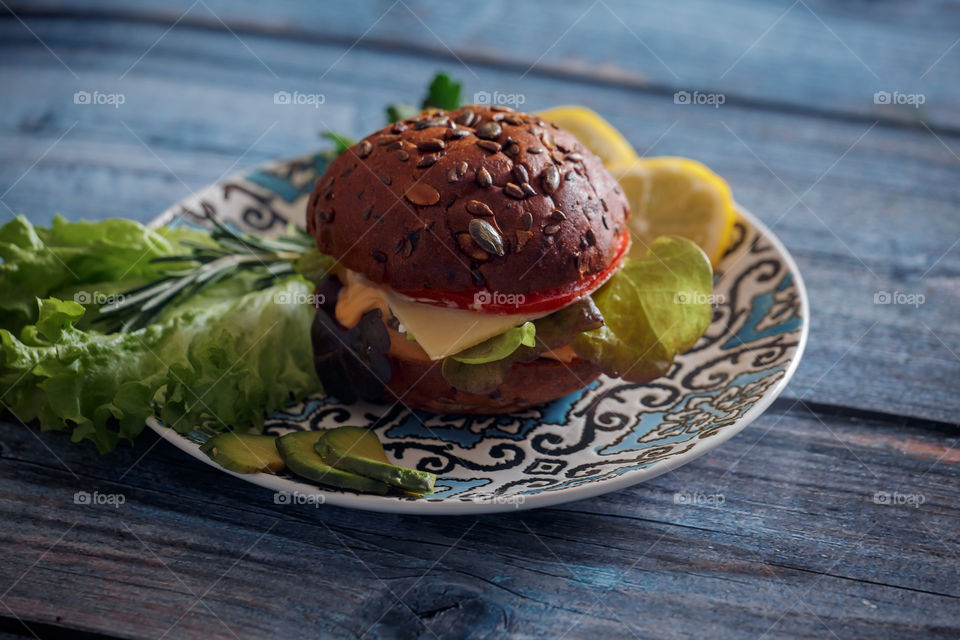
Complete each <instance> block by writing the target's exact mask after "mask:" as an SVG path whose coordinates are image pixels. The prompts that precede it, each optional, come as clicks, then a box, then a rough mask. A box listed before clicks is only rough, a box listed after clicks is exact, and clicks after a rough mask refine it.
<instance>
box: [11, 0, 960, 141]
mask: <svg viewBox="0 0 960 640" xmlns="http://www.w3.org/2000/svg"><path fill="white" fill-rule="evenodd" d="M11 6H12V7H14V9H15V10H16V11H18V12H21V13H23V15H24V16H25V17H26V18H28V19H29V18H31V17H33V16H44V15H70V16H72V17H74V18H78V19H91V20H104V19H109V20H118V19H120V20H124V19H125V20H137V21H140V22H153V23H157V24H162V25H164V27H166V25H169V24H172V23H173V22H175V21H177V20H179V21H180V22H179V24H182V25H193V26H202V27H205V28H211V29H215V30H222V29H223V28H224V24H226V25H229V26H230V28H231V29H233V30H234V31H235V32H237V33H239V34H242V35H243V36H245V35H246V34H265V33H268V34H271V35H274V36H282V37H284V38H291V39H292V38H295V39H299V40H303V41H308V42H314V43H316V42H329V43H331V44H333V45H334V46H338V47H340V48H341V49H346V48H347V47H349V46H351V45H353V44H355V43H357V42H358V41H360V42H359V44H360V46H362V47H367V48H376V49H380V50H387V51H393V50H396V49H404V50H408V51H411V50H412V51H417V52H421V53H424V54H428V55H430V56H431V57H439V58H441V59H444V60H445V64H446V66H449V67H452V68H455V69H456V70H457V72H458V73H461V74H462V75H464V77H467V78H469V79H470V80H471V81H473V82H475V83H476V85H477V86H476V87H475V88H474V89H473V90H479V89H487V90H490V91H493V90H495V89H498V88H499V86H498V84H497V80H496V79H495V78H491V77H489V76H487V74H486V67H487V66H488V65H495V66H497V67H498V68H506V69H510V70H511V71H512V72H513V73H514V75H520V74H526V73H533V72H534V71H535V72H537V73H539V74H547V75H550V76H553V77H557V78H562V79H577V80H581V81H582V80H587V81H589V82H591V83H603V84H614V85H619V86H623V87H631V88H634V89H638V90H643V91H653V92H659V93H663V94H669V95H670V96H671V97H672V95H673V93H674V92H675V91H678V90H686V91H691V92H692V91H701V92H720V93H723V94H724V96H725V97H726V99H727V100H728V101H729V102H730V103H743V104H751V105H754V106H758V107H761V108H764V109H772V110H782V109H799V110H803V111H812V112H816V113H820V114H823V115H828V116H831V117H841V118H863V119H868V120H867V121H868V122H869V121H872V120H874V119H877V118H881V119H885V120H889V121H890V122H895V123H898V124H901V125H903V126H914V127H919V126H920V124H919V122H920V121H921V120H922V121H924V122H927V123H928V124H929V125H930V126H932V127H937V126H943V127H947V128H950V129H952V130H953V131H955V132H956V131H958V130H960V114H958V113H957V111H956V109H955V108H954V105H956V104H957V102H958V100H960V87H958V85H957V84H956V82H954V80H955V79H956V78H957V77H958V74H960V55H955V54H956V53H957V51H956V48H955V47H956V41H957V36H958V34H960V9H958V7H960V5H958V3H957V2H955V1H948V2H930V3H923V4H922V5H920V6H910V7H909V8H907V7H904V6H902V5H901V3H893V2H887V3H870V2H865V1H863V0H861V1H858V2H848V3H843V4H841V5H838V4H836V3H831V2H827V1H825V0H805V1H802V2H801V1H798V0H778V1H777V2H757V1H756V0H736V1H733V2H725V3H723V6H722V8H721V7H717V6H716V4H715V3H713V2H710V0H693V1H688V2H682V3H680V2H667V3H664V2H656V1H654V0H643V1H641V2H637V1H636V0H604V1H602V2H598V1H595V0H578V1H574V2H562V3H561V2H553V1H552V0H535V1H532V2H511V1H510V0H494V1H491V2H487V3H484V5H483V6H482V7H471V8H470V10H469V11H468V12H465V11H464V10H463V7H462V6H460V5H457V4H456V3H438V2H429V1H426V0H421V1H416V0H410V1H408V2H395V1H393V0H380V1H377V2H364V3H355V5H353V6H351V8H350V9H351V10H350V11H344V10H343V7H342V6H341V5H340V4H338V3H335V2H325V3H302V2H296V1H295V0H294V1H290V0H287V1H280V2H271V3H256V2H250V1H245V2H236V1H233V0H208V1H206V2H204V3H203V4H201V5H198V4H196V3H194V2H193V1H192V0H174V1H172V2H165V3H163V4H157V3H153V2H144V1H142V0H140V1H137V2H126V1H124V0H96V1H95V2H90V1H88V0H39V1H38V0H31V2H29V3H24V2H15V3H11ZM951 54H954V55H951ZM324 68H325V67H324ZM321 69H322V68H321ZM884 90H885V91H888V92H891V93H892V92H894V91H899V92H900V93H901V94H914V93H922V94H923V96H924V98H925V102H924V103H923V104H922V105H921V108H920V109H917V108H916V107H915V106H913V105H910V104H892V103H890V104H876V103H875V102H874V93H875V92H877V91H884ZM891 102H892V101H891Z"/></svg>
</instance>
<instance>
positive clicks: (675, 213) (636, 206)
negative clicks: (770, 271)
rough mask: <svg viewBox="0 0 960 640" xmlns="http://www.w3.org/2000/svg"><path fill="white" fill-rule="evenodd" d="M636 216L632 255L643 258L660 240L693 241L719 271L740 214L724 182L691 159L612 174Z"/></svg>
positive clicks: (647, 161)
mask: <svg viewBox="0 0 960 640" xmlns="http://www.w3.org/2000/svg"><path fill="white" fill-rule="evenodd" d="M609 169H610V173H612V174H613V177H614V178H616V179H617V180H618V181H619V182H620V186H621V187H622V188H623V190H624V193H625V194H626V196H627V200H629V201H630V210H631V216H630V219H629V220H628V224H629V225H630V230H631V231H632V232H633V246H632V247H631V249H630V253H631V255H634V256H638V257H642V256H644V255H646V253H647V248H648V247H649V246H650V245H651V243H653V241H654V239H655V238H657V237H658V236H662V235H666V234H673V235H678V236H683V237H684V238H689V239H690V240H693V241H694V242H696V243H697V244H698V245H700V248H701V249H703V251H704V253H706V254H707V256H708V257H709V258H710V262H711V264H713V266H716V265H717V263H718V262H720V259H721V258H722V257H723V254H724V252H725V251H726V248H727V245H728V243H729V242H730V234H731V231H732V230H733V223H734V221H735V220H736V211H735V209H734V206H733V197H732V196H731V194H730V187H729V185H727V183H726V182H724V180H723V178H721V177H720V176H718V175H717V174H715V173H714V172H712V171H710V169H708V168H707V167H705V166H704V165H702V164H700V163H699V162H696V161H694V160H690V159H688V158H670V157H662V158H644V159H640V160H638V161H634V162H629V163H625V164H620V165H618V166H612V167H610V168H609Z"/></svg>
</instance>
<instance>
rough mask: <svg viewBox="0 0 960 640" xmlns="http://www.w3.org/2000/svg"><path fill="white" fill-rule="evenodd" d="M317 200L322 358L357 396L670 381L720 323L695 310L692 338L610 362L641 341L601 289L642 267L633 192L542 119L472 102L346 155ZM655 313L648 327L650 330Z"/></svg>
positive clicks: (440, 406)
mask: <svg viewBox="0 0 960 640" xmlns="http://www.w3.org/2000/svg"><path fill="white" fill-rule="evenodd" d="M307 207H308V208H307V230H308V232H309V233H310V234H311V235H312V236H313V237H314V238H315V239H316V243H317V249H318V250H319V251H320V252H321V253H323V254H326V255H329V256H332V257H333V258H334V259H335V261H336V263H335V267H334V268H333V269H331V271H330V274H329V276H328V277H327V278H326V279H325V280H324V281H323V282H322V283H321V285H320V287H319V289H318V291H317V293H318V294H319V295H318V296H316V299H317V301H318V304H317V305H316V306H317V312H316V316H315V320H314V324H313V327H312V331H311V336H312V340H313V346H314V353H315V364H316V368H317V372H318V374H319V376H320V379H321V381H322V383H323V385H324V389H325V391H326V392H327V393H328V394H331V395H333V396H335V397H337V398H338V399H340V400H343V401H350V400H353V399H355V398H357V397H360V398H363V399H366V400H371V401H400V402H402V403H404V404H405V405H407V406H410V407H412V408H415V409H423V410H428V411H433V412H443V413H479V414H495V413H506V412H513V411H517V410H520V409H524V408H527V407H530V406H533V405H538V404H542V403H545V402H548V401H551V400H554V399H556V398H559V397H561V396H564V395H567V394H569V393H572V392H574V391H577V390H578V389H581V388H583V387H585V386H587V385H589V384H590V383H591V382H592V381H594V380H595V379H596V378H597V377H598V376H600V375H601V374H602V373H607V374H610V375H620V376H621V377H624V378H626V379H628V380H632V381H641V382H642V381H646V380H648V379H651V378H652V377H657V376H658V375H661V374H662V373H664V372H666V370H667V369H668V368H669V366H670V361H671V360H672V357H673V353H674V352H676V351H678V350H683V349H685V348H689V347H690V346H692V344H693V342H694V341H695V340H696V339H697V338H698V337H699V335H700V334H701V333H702V332H703V330H704V329H705V328H706V326H707V324H708V323H709V308H708V307H707V308H706V316H705V318H704V313H703V311H704V310H703V309H702V308H700V307H697V309H695V310H694V311H695V312H696V313H697V314H699V315H698V319H697V321H696V322H694V323H691V322H685V323H683V324H684V326H685V327H687V329H686V330H685V334H686V335H683V336H679V337H677V336H668V338H669V339H666V340H665V339H663V335H665V332H664V331H661V332H660V334H661V335H657V336H656V340H653V341H651V340H647V342H650V344H649V345H648V344H643V345H640V346H642V347H643V348H645V349H646V352H647V353H645V354H642V356H641V358H640V360H639V361H637V362H633V363H632V365H630V366H629V367H628V366H627V365H628V364H630V363H629V362H628V361H632V360H634V358H633V355H635V353H636V350H635V349H634V350H629V351H630V353H627V354H622V355H623V356H624V357H619V355H617V354H614V353H613V352H614V351H615V350H616V348H617V345H616V344H615V343H616V340H614V339H613V338H616V337H617V335H619V336H620V338H621V342H623V340H626V339H630V338H631V336H623V335H621V334H624V333H632V332H633V331H634V327H633V325H632V324H631V321H630V319H629V312H630V310H625V311H624V312H623V313H621V312H620V311H619V310H615V311H616V313H615V315H617V317H618V322H619V326H620V327H621V328H620V329H619V330H618V331H612V329H611V327H610V326H609V323H608V322H607V319H606V318H605V315H608V314H609V313H610V312H609V311H608V312H607V313H605V312H604V311H603V310H602V309H601V307H602V306H604V305H603V304H599V301H598V292H601V291H604V290H608V291H609V290H610V289H611V287H612V286H613V283H612V282H611V279H614V278H615V276H617V274H619V273H620V272H621V270H622V269H623V266H624V264H625V262H626V261H628V258H627V257H626V256H627V254H628V251H629V249H630V245H631V235H630V230H629V227H628V225H627V219H628V217H629V216H630V208H629V205H628V202H627V199H626V198H625V196H624V194H623V192H622V190H621V189H620V187H619V186H618V184H617V181H616V180H615V179H614V178H613V176H611V175H610V173H609V172H608V171H607V170H606V169H605V168H604V166H603V164H602V162H601V160H600V159H599V158H598V157H597V156H595V155H594V154H593V153H591V152H590V151H589V150H588V149H587V148H585V147H584V145H583V144H581V143H580V142H579V141H578V140H577V139H576V137H574V136H573V135H572V134H571V133H569V132H568V131H566V130H564V129H562V128H560V127H558V126H556V125H554V124H551V123H550V122H546V121H544V120H542V119H541V118H539V117H538V116H536V115H533V114H527V113H520V112H516V111H514V110H512V109H509V108H506V107H502V106H489V105H469V106H465V107H462V108H459V109H456V110H452V111H444V110H439V109H428V110H425V111H423V112H421V113H420V114H419V115H417V116H416V117H413V118H408V119H405V120H401V121H398V122H394V123H392V124H390V125H388V126H387V127H385V128H383V129H381V130H379V131H377V132H375V133H373V134H371V135H369V136H367V137H365V138H363V139H362V140H360V141H359V142H358V143H357V144H355V145H353V146H351V147H349V148H348V149H346V151H345V152H343V153H341V154H340V155H339V156H338V157H337V158H336V159H335V160H334V161H333V162H332V163H331V164H330V166H329V167H328V169H327V171H326V173H325V174H324V175H323V176H322V177H321V178H320V179H319V180H318V181H317V184H316V185H315V188H314V190H313V193H312V195H311V197H310V199H309V202H308V205H307ZM687 244H690V245H692V243H687ZM692 246H693V250H694V251H696V252H698V254H697V255H698V256H699V257H702V258H703V260H702V263H701V264H697V265H696V269H698V270H699V271H698V273H702V272H703V269H704V268H705V269H706V271H707V279H708V280H709V278H710V275H709V269H710V267H709V261H707V260H706V258H705V257H703V256H702V252H699V249H697V248H696V246H695V245H692ZM685 248H686V249H689V248H688V247H685ZM666 249H670V247H667V248H666ZM666 249H665V250H664V251H665V252H666V253H669V251H666ZM655 250H656V247H654V248H653V249H652V250H651V253H653V252H655ZM661 262H662V260H661ZM688 262H689V261H688ZM704 265H705V266H704ZM657 266H658V265H651V266H650V268H649V269H648V271H650V273H654V274H655V273H656V272H657V271H656V269H657ZM684 268H687V265H684ZM642 273H643V271H642V270H641V271H640V272H637V273H636V274H633V275H634V277H633V279H632V280H631V281H630V282H629V283H628V284H629V285H630V286H629V287H627V288H625V289H623V290H622V291H619V290H618V291H613V293H612V294H609V295H607V296H606V298H607V300H606V302H605V304H607V305H608V306H609V305H615V304H620V302H621V299H623V298H629V297H630V295H632V294H631V293H630V291H632V290H633V289H636V286H635V285H636V282H635V280H636V278H637V277H642ZM701 280H702V278H701ZM641 284H642V283H641ZM708 286H709V285H708ZM661 288H662V287H661ZM659 293H660V294H661V295H666V294H664V292H662V291H660V292H659ZM622 302H623V303H624V304H627V305H630V304H631V301H630V300H624V301H622ZM676 313H678V314H689V313H691V309H690V308H685V309H680V310H677V311H676ZM648 315H649V314H648ZM685 317H686V316H684V318H685ZM655 320H656V319H653V320H651V318H649V317H647V318H645V319H643V318H637V323H638V325H640V330H638V335H639V334H650V333H651V331H650V327H651V326H652V324H651V323H653V324H655V322H654V321H655ZM660 320H662V318H661V319H660ZM693 325H695V326H693ZM644 327H645V328H644ZM655 328H656V327H654V329H655ZM653 333H656V331H654V332H653ZM667 333H669V332H667ZM694 333H695V335H693V334H694ZM614 334H616V335H614ZM636 337H637V336H633V338H636ZM648 337H649V335H647V337H644V335H640V336H639V339H640V341H641V342H643V340H646V339H647V338H648ZM691 338H692V339H691ZM661 343H662V344H661Z"/></svg>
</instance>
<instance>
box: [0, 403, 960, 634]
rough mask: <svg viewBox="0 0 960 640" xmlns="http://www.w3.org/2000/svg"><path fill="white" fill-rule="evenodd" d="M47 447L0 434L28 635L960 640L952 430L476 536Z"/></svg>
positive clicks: (810, 431) (874, 424)
mask: <svg viewBox="0 0 960 640" xmlns="http://www.w3.org/2000/svg"><path fill="white" fill-rule="evenodd" d="M35 435H36V434H34V433H33V432H30V431H28V430H27V429H25V428H24V427H23V426H20V425H15V424H10V423H3V424H2V425H0V441H2V443H3V449H2V458H0V465H2V467H3V477H4V478H5V483H4V499H3V500H0V543H2V544H0V563H2V566H4V567H7V571H5V572H4V573H5V575H7V576H10V577H9V579H8V580H7V581H6V582H7V583H9V582H10V581H12V580H14V579H18V578H19V581H18V582H16V584H15V585H14V586H13V588H12V589H10V591H9V593H8V594H7V595H6V596H4V601H5V602H6V603H7V604H8V606H10V607H11V608H12V609H13V610H14V611H16V612H17V614H18V615H21V616H23V617H24V619H26V620H27V621H28V622H30V621H36V622H41V623H51V621H53V620H55V619H56V616H60V618H59V621H58V624H62V625H67V626H69V627H72V628H77V629H81V630H85V631H92V632H95V631H104V632H109V633H111V634H115V635H117V636H123V637H135V638H140V637H143V638H147V637H152V638H156V637H158V636H159V635H161V634H162V633H163V632H164V631H166V630H167V629H168V628H169V627H170V626H171V625H173V624H174V623H175V622H177V621H178V620H179V622H177V626H176V627H175V628H174V631H172V632H171V636H174V637H198V636H201V635H202V636H204V637H214V638H219V637H224V638H229V637H233V633H235V634H236V635H237V636H238V637H241V638H247V637H264V636H266V635H271V636H276V637H302V636H304V635H309V636H313V635H317V636H321V635H324V634H328V635H333V636H335V637H341V636H344V637H345V636H350V637H356V636H359V635H361V634H364V632H367V631H369V633H368V635H369V636H370V637H424V636H428V637H433V636H436V637H438V638H447V637H463V636H464V635H465V634H467V633H472V634H477V633H480V634H486V637H503V636H504V635H506V634H508V633H512V634H516V635H518V636H521V637H544V636H548V637H559V636H561V635H562V634H563V633H565V632H568V631H569V634H568V635H569V636H570V637H605V638H606V637H610V638H620V637H633V636H634V635H638V636H640V637H646V636H656V637H663V638H672V637H689V636H690V635H694V634H696V633H698V631H699V630H702V629H703V628H705V627H708V628H710V629H711V631H712V635H713V637H717V638H734V637H742V636H743V635H744V634H745V633H746V634H749V635H752V636H760V635H761V634H763V633H764V632H767V631H769V632H770V633H771V634H773V635H775V636H777V637H782V636H791V637H824V636H829V635H830V631H832V632H833V633H835V634H836V635H837V636H839V637H863V636H871V637H874V636H877V635H882V636H895V637H902V638H912V637H916V638H931V637H954V636H955V635H956V634H957V632H958V631H960V607H958V604H960V603H958V598H960V590H958V585H960V581H958V580H957V578H958V575H957V571H958V566H960V565H958V563H957V554H958V552H960V510H958V506H957V504H956V501H955V499H954V498H955V494H956V478H957V473H958V472H960V458H958V456H957V454H956V450H948V449H947V447H946V446H945V445H944V440H945V439H944V434H943V433H940V432H938V431H936V425H918V426H912V425H910V424H907V425H903V426H901V425H899V424H896V423H889V422H878V421H877V420H875V419H869V418H855V419H851V418H844V417H837V416H832V415H827V414H824V415H817V414H813V413H811V412H810V411H808V410H806V409H804V408H801V407H798V408H795V409H794V410H790V411H788V410H787V405H786V403H779V405H778V407H777V408H775V409H774V410H772V411H770V412H769V413H768V414H766V415H765V416H764V417H763V418H761V419H760V420H759V421H758V422H757V423H756V424H755V425H754V426H752V427H751V428H750V429H748V430H747V431H745V432H744V433H743V434H740V435H738V436H737V437H735V438H734V439H733V440H731V441H730V442H729V443H726V444H725V445H723V446H722V447H720V448H718V449H717V450H716V451H714V452H711V453H710V454H708V455H707V456H705V457H704V458H701V459H700V460H698V461H696V462H694V463H691V464H689V465H687V466H684V467H682V468H680V469H678V470H676V471H674V472H672V473H670V474H667V475H665V476H661V477H659V478H657V479H654V480H652V481H650V482H647V483H645V484H642V485H639V486H637V487H634V488H632V489H627V490H624V491H620V492H617V493H614V494H610V495H607V496H604V497H601V498H597V499H593V500H589V501H582V502H578V503H573V504H569V505H561V506H560V507H557V508H554V509H544V510H538V511H532V512H520V513H516V514H504V515H497V516H484V517H481V518H477V519H474V518H466V517H463V518H461V517H457V518H436V519H431V518H418V517H410V516H397V515H382V514H368V513H363V512H354V511H348V510H343V509H338V508H334V507H319V508H310V507H303V506H301V507H289V506H279V505H275V504H273V500H272V496H271V494H270V493H269V492H267V491H265V490H263V489H260V488H257V487H253V486H252V485H249V484H247V483H244V482H242V481H239V480H236V479H233V478H230V477H228V476H226V475H225V474H221V473H219V472H218V471H216V470H214V469H211V468H209V467H206V466H205V465H202V464H200V463H199V462H196V461H193V460H192V459H189V458H187V457H186V456H185V455H183V454H182V453H180V452H179V451H177V450H175V449H174V448H173V447H172V446H170V445H168V444H167V443H165V442H162V441H161V442H154V440H155V438H154V437H153V436H145V437H144V438H142V439H141V440H140V441H139V442H138V445H137V447H136V448H135V449H124V450H121V451H119V452H117V453H115V454H112V455H110V456H108V457H105V458H100V457H98V456H97V455H96V454H95V453H94V452H93V450H92V447H88V446H78V445H75V444H71V443H69V442H68V440H67V438H66V437H64V436H62V435H59V434H39V438H40V439H41V440H42V441H43V443H44V444H41V443H40V442H38V441H37V438H36V437H35ZM44 445H46V447H49V448H50V451H52V452H53V453H54V454H56V456H57V457H58V458H59V459H60V460H62V461H63V463H64V464H65V465H66V467H67V468H69V469H70V470H71V471H72V473H71V471H67V470H65V468H64V466H62V465H61V464H60V463H58V462H57V460H56V459H55V458H54V457H53V455H51V453H50V451H48V450H47V449H46V447H45V446H44ZM154 445H155V446H154ZM141 458H142V459H141ZM938 459H939V460H938ZM138 460H140V461H139V462H137V461H138ZM132 465H135V466H134V468H133V469H132V470H129V469H130V467H131V466H132ZM73 474H76V475H75V476H74V475H73ZM78 490H82V491H88V492H91V493H92V492H93V491H98V492H100V493H101V494H105V495H114V494H120V495H123V496H124V503H123V504H122V505H120V506H119V507H117V508H113V507H111V506H108V505H105V504H104V505H99V506H97V505H78V504H74V499H73V496H74V493H75V492H76V491H78ZM878 491H879V492H887V493H889V494H890V495H891V496H892V499H891V502H896V501H897V500H898V499H897V498H896V497H895V496H894V492H899V493H898V495H900V496H915V497H916V496H922V498H916V499H914V500H913V502H914V503H917V502H920V500H922V503H921V504H918V505H917V506H909V505H908V504H907V503H906V502H905V501H906V500H907V498H905V497H902V498H900V501H901V502H903V503H902V504H890V505H885V504H876V503H875V502H874V494H875V492H878ZM678 494H679V495H682V496H687V497H689V496H701V495H702V496H713V500H712V504H700V505H699V506H697V505H693V504H682V502H683V500H682V499H681V500H680V501H679V502H681V504H678V500H677V498H676V497H675V496H677V495H678ZM717 496H722V503H721V502H720V498H718V497H717ZM697 500H699V501H700V502H701V503H703V502H704V500H705V499H704V498H697ZM881 501H882V500H881ZM907 540H909V544H905V542H904V541H907ZM28 569H29V571H27V570H28ZM24 571H27V573H26V574H25V575H22V576H21V574H22V573H23V572H24ZM6 588H7V587H6V586H4V589H6ZM305 595H306V596H307V597H305ZM197 596H200V597H202V602H201V603H199V604H196V605H195V606H193V607H192V609H189V612H188V613H186V614H185V615H183V617H182V618H181V615H182V614H184V612H185V611H187V610H188V608H190V607H191V605H194V603H195V601H196V597H197ZM398 598H399V600H400V601H401V602H402V603H403V604H398ZM221 621H222V622H221ZM224 623H225V624H224ZM227 627H229V628H230V629H227ZM231 630H232V632H233V633H231ZM828 630H829V631H828Z"/></svg>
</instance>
